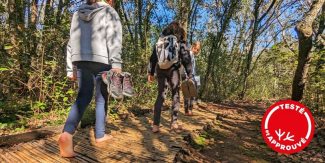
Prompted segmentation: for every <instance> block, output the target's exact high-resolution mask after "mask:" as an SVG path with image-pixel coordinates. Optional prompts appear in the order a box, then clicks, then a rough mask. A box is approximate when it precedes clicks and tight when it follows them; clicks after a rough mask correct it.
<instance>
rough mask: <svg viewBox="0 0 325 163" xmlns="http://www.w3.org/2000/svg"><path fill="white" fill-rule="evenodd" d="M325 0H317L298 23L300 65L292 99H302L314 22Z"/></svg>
mask: <svg viewBox="0 0 325 163" xmlns="http://www.w3.org/2000/svg"><path fill="white" fill-rule="evenodd" d="M323 4H324V0H316V1H314V4H313V5H312V6H311V9H310V11H308V12H307V13H306V14H305V15H304V17H303V18H302V20H301V22H300V23H299V24H298V25H297V27H296V31H297V34H298V38H299V53H298V66H297V69H296V72H295V76H294V78H293V83H292V94H291V99H292V100H295V101H300V100H301V99H302V97H303V93H304V87H305V84H306V80H307V75H308V69H309V62H310V59H311V48H312V46H313V45H312V35H313V30H312V24H313V22H314V20H315V18H316V16H317V14H318V13H319V11H320V10H321V8H322V6H323Z"/></svg>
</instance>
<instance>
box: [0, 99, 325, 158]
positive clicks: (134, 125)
mask: <svg viewBox="0 0 325 163" xmlns="http://www.w3.org/2000/svg"><path fill="white" fill-rule="evenodd" d="M274 102H275V101H273V102H265V101H258V102H253V101H250V102H245V101H233V102H228V103H222V104H216V103H204V102H201V103H199V104H197V105H195V107H194V111H193V112H194V113H195V114H196V115H195V116H190V117H188V116H184V109H183V105H181V109H180V114H179V124H180V125H182V126H183V127H184V131H181V132H174V131H171V130H170V129H169V122H170V105H171V103H170V102H167V103H165V106H164V107H163V108H164V109H163V111H162V117H161V128H162V132H161V133H158V134H153V133H152V132H151V127H152V125H151V124H152V116H153V114H152V112H151V111H149V110H138V111H135V112H133V113H132V116H127V117H125V119H123V120H115V121H109V122H108V123H107V132H108V133H111V134H112V135H113V136H114V139H113V140H112V141H109V142H105V143H102V144H97V143H95V142H94V136H93V135H94V127H93V125H92V126H88V127H86V128H82V129H79V130H78V131H77V133H76V134H75V137H74V149H75V151H76V152H77V153H78V155H79V156H78V157H76V158H73V159H67V158H62V157H60V156H59V150H58V147H57V139H58V137H59V136H60V131H61V130H62V125H61V126H58V127H55V128H48V129H46V128H44V129H42V130H37V131H33V132H34V133H24V134H25V135H24V134H18V135H10V136H6V137H0V147H2V148H0V162H27V161H29V162H107V161H108V162H324V161H325V150H324V149H325V121H324V120H323V119H319V118H315V134H314V138H313V140H312V141H311V143H310V144H309V145H308V146H307V147H306V148H305V149H304V150H303V151H301V152H298V153H296V154H292V155H286V154H280V153H278V152H275V151H273V150H272V149H271V148H270V147H268V145H267V144H266V143H265V141H264V139H263V137H262V134H261V129H260V128H261V120H262V117H263V115H264V113H265V111H266V109H267V108H268V107H269V106H271V104H273V103H274ZM140 108H141V107H140ZM140 113H141V114H140ZM133 115H137V116H133ZM26 134H30V135H26ZM35 134H36V135H35ZM14 136H16V137H14ZM23 139H24V140H23ZM16 140H19V141H16ZM17 143H19V144H17ZM14 144H16V145H14Z"/></svg>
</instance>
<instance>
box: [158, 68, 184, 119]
mask: <svg viewBox="0 0 325 163" xmlns="http://www.w3.org/2000/svg"><path fill="white" fill-rule="evenodd" d="M156 72H157V78H158V97H157V100H156V103H155V110H154V125H159V123H160V115H161V107H162V104H163V103H164V101H165V99H166V94H167V87H168V84H169V85H170V88H171V91H172V99H173V104H172V110H171V119H172V121H171V123H172V124H176V123H177V116H178V110H179V84H180V73H179V70H178V69H177V68H175V67H171V68H170V69H165V70H164V69H160V68H159V67H157V71H156Z"/></svg>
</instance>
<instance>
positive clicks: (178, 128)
mask: <svg viewBox="0 0 325 163" xmlns="http://www.w3.org/2000/svg"><path fill="white" fill-rule="evenodd" d="M170 129H171V130H183V127H182V126H179V125H178V124H172V125H171V127H170Z"/></svg>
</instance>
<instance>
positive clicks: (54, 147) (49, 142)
mask: <svg viewBox="0 0 325 163" xmlns="http://www.w3.org/2000/svg"><path fill="white" fill-rule="evenodd" d="M46 141H47V143H45V144H44V145H45V146H44V148H48V149H51V151H57V152H56V155H57V156H58V157H60V158H62V159H64V160H65V161H66V160H68V158H63V157H61V156H60V148H59V146H58V145H57V144H55V143H56V142H57V141H52V140H48V139H47V140H46ZM75 159H77V160H80V161H82V162H98V161H97V160H94V159H90V158H88V157H84V156H83V155H80V154H78V157H76V158H75ZM68 162H69V161H68Z"/></svg>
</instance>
